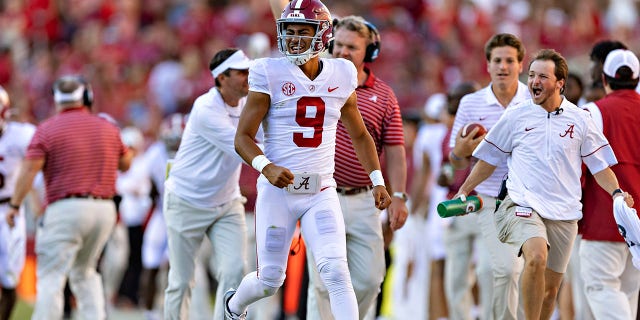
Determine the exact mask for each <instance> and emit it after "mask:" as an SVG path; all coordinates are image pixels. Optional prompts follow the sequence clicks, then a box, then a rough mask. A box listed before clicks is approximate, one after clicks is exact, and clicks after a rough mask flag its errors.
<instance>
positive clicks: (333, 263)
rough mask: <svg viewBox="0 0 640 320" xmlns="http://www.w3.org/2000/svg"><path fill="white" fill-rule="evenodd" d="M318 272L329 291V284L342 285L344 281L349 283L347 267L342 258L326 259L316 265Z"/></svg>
mask: <svg viewBox="0 0 640 320" xmlns="http://www.w3.org/2000/svg"><path fill="white" fill-rule="evenodd" d="M318 272H319V273H320V277H321V278H322V280H323V281H324V284H325V286H326V287H327V289H328V290H329V291H331V286H335V285H343V284H344V283H346V282H348V283H349V285H351V278H349V267H348V265H347V262H346V261H344V260H340V259H327V260H326V261H325V262H324V263H321V264H320V265H318Z"/></svg>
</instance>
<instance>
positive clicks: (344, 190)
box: [336, 186, 373, 196]
mask: <svg viewBox="0 0 640 320" xmlns="http://www.w3.org/2000/svg"><path fill="white" fill-rule="evenodd" d="M371 189H373V186H364V187H337V188H336V191H337V192H338V193H339V194H341V195H345V196H351V195H354V194H359V193H363V192H367V191H369V190H371Z"/></svg>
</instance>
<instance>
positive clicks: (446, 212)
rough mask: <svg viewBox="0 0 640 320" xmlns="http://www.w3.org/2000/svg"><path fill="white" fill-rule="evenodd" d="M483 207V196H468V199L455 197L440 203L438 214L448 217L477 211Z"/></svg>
mask: <svg viewBox="0 0 640 320" xmlns="http://www.w3.org/2000/svg"><path fill="white" fill-rule="evenodd" d="M480 209H482V198H480V197H478V196H467V201H462V199H460V198H455V199H451V200H447V201H442V202H440V203H439V204H438V215H439V216H441V217H443V218H447V217H453V216H459V215H463V214H468V213H471V212H476V211H478V210H480Z"/></svg>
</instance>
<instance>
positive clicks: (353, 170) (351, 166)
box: [333, 68, 404, 187]
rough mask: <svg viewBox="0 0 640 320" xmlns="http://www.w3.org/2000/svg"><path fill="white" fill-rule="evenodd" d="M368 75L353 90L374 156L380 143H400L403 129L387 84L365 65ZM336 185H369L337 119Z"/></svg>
mask: <svg viewBox="0 0 640 320" xmlns="http://www.w3.org/2000/svg"><path fill="white" fill-rule="evenodd" d="M365 71H366V72H367V73H369V77H367V80H366V81H365V83H364V85H362V86H359V87H358V88H357V89H356V95H357V96H358V110H360V114H361V115H362V119H363V120H364V124H365V126H366V127H367V131H369V134H371V136H372V137H373V141H374V142H375V144H376V150H377V152H378V156H379V155H380V154H381V153H382V148H383V146H384V145H404V131H403V130H402V117H401V115H400V107H399V106H398V100H397V99H396V95H395V94H394V93H393V90H392V89H391V87H389V86H388V85H387V84H386V83H384V82H383V81H382V80H380V79H379V78H376V76H375V75H373V72H371V71H370V70H369V69H368V68H365ZM333 176H334V178H335V179H336V183H337V184H338V186H343V187H364V186H370V185H371V180H370V179H369V173H368V172H365V171H364V169H363V168H362V165H361V164H360V161H358V157H357V156H356V152H355V150H354V148H353V144H352V142H351V138H350V137H349V133H348V132H347V130H346V129H345V127H344V125H343V124H342V122H338V129H337V135H336V157H335V173H334V174H333Z"/></svg>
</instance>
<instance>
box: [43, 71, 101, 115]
mask: <svg viewBox="0 0 640 320" xmlns="http://www.w3.org/2000/svg"><path fill="white" fill-rule="evenodd" d="M69 81H75V82H77V83H78V84H79V86H81V87H82V88H83V91H82V104H83V105H84V106H86V107H87V108H91V105H93V90H92V89H91V85H90V84H89V82H88V81H87V80H86V79H85V78H84V77H82V76H80V75H67V76H62V77H60V78H58V80H56V82H55V83H54V84H53V90H52V91H53V94H54V96H55V94H56V92H58V93H62V92H61V91H60V85H61V84H62V82H69ZM69 101H71V100H69ZM61 102H65V101H61Z"/></svg>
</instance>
